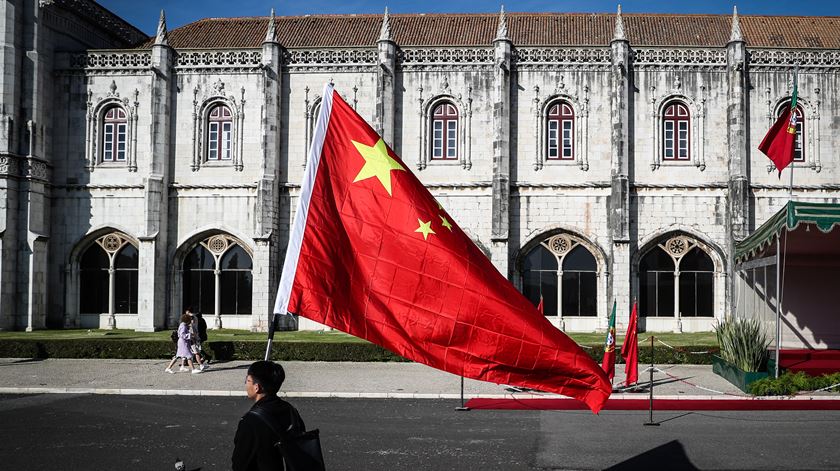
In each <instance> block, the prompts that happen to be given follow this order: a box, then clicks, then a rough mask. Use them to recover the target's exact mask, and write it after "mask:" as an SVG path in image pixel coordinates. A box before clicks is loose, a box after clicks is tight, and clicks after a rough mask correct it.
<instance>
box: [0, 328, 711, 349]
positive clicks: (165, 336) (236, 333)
mask: <svg viewBox="0 0 840 471" xmlns="http://www.w3.org/2000/svg"><path fill="white" fill-rule="evenodd" d="M170 332H171V331H169V330H164V331H160V332H135V331H133V330H125V329H117V330H100V329H91V330H86V329H63V330H36V331H34V332H22V331H12V332H0V341H2V340H18V339H30V340H62V339H66V340H70V339H109V340H110V339H113V340H128V341H131V340H169V334H170ZM207 335H208V337H209V341H211V342H212V341H259V342H264V341H265V340H266V338H267V334H266V333H265V332H250V331H247V330H233V329H221V330H209V331H208V332H207ZM651 335H655V336H656V338H657V339H660V340H662V341H663V342H665V343H667V344H668V345H671V346H674V347H679V346H687V345H690V346H716V345H717V339H716V338H715V334H714V332H703V333H692V334H688V333H686V334H674V333H667V332H663V333H656V332H653V333H645V332H639V340H642V341H645V342H643V345H645V346H648V345H650V340H648V339H649V337H650V336H651ZM569 336H570V337H571V338H572V339H574V340H575V342H577V343H579V344H583V345H596V344H600V343H602V342H604V340H605V334H604V333H570V334H569ZM274 340H275V341H277V342H327V343H338V342H364V340H361V339H359V338H357V337H353V336H352V335H347V334H345V333H343V332H338V331H327V332H321V331H314V332H313V331H302V332H277V333H276V334H275V335H274ZM622 340H623V336H618V341H617V344H618V345H621V343H622ZM660 346H662V345H661V344H660V343H659V342H656V347H660Z"/></svg>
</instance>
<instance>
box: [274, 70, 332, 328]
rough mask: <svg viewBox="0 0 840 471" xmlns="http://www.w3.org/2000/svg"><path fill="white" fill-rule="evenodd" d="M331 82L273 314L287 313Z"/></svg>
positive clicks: (329, 109) (328, 112) (326, 122)
mask: <svg viewBox="0 0 840 471" xmlns="http://www.w3.org/2000/svg"><path fill="white" fill-rule="evenodd" d="M333 93H335V92H334V90H333V85H332V84H331V83H328V84H326V85H324V94H323V97H324V98H323V100H322V102H321V113H320V115H319V116H318V124H317V125H316V127H315V136H314V139H313V141H312V147H311V148H310V149H309V165H307V167H306V171H305V172H304V174H303V183H302V184H301V191H300V198H299V199H298V204H297V210H296V211H295V220H294V222H293V223H292V227H291V230H290V234H289V245H288V247H287V248H286V257H285V261H284V262H283V273H282V274H281V276H280V285H279V286H278V287H277V299H276V300H275V302H274V314H284V315H285V314H288V313H289V296H290V294H291V292H292V284H294V281H295V273H296V272H297V265H298V261H299V260H300V246H301V245H302V244H303V234H304V231H305V230H306V220H307V216H308V215H309V202H310V199H311V198H312V190H313V188H314V187H315V178H316V177H317V175H318V167H319V163H320V162H321V152H322V151H323V148H324V139H325V138H326V136H327V126H328V125H329V122H330V115H331V114H332V105H333Z"/></svg>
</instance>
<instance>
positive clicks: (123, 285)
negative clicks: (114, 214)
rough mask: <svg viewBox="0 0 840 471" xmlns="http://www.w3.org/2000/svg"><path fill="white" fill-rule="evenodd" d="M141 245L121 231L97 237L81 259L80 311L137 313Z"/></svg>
mask: <svg viewBox="0 0 840 471" xmlns="http://www.w3.org/2000/svg"><path fill="white" fill-rule="evenodd" d="M138 266H139V253H138V251H137V247H135V246H134V245H132V243H131V242H129V240H128V239H127V238H126V236H124V235H123V234H120V233H111V234H108V235H105V236H102V237H100V238H98V239H96V242H95V243H93V244H91V245H90V247H88V248H87V249H86V250H85V252H84V253H83V254H82V257H81V259H80V261H79V281H80V285H79V312H80V313H83V314H105V313H108V314H109V315H110V318H109V326H110V327H115V326H116V324H115V321H114V314H137V285H138V280H137V268H138Z"/></svg>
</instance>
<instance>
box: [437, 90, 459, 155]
mask: <svg viewBox="0 0 840 471" xmlns="http://www.w3.org/2000/svg"><path fill="white" fill-rule="evenodd" d="M457 158H458V109H457V108H455V105H453V104H452V103H449V102H442V103H439V104H437V105H436V106H435V108H434V110H433V112H432V160H456V159H457Z"/></svg>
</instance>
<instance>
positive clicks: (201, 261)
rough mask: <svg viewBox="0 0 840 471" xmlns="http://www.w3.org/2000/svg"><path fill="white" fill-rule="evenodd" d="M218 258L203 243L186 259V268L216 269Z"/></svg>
mask: <svg viewBox="0 0 840 471" xmlns="http://www.w3.org/2000/svg"><path fill="white" fill-rule="evenodd" d="M215 265H216V260H215V259H214V258H213V254H211V253H210V251H209V250H207V249H205V248H204V246H203V245H196V246H195V248H194V249H192V251H190V253H189V255H187V258H186V259H184V270H185V271H186V270H199V269H201V270H214V269H215Z"/></svg>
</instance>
